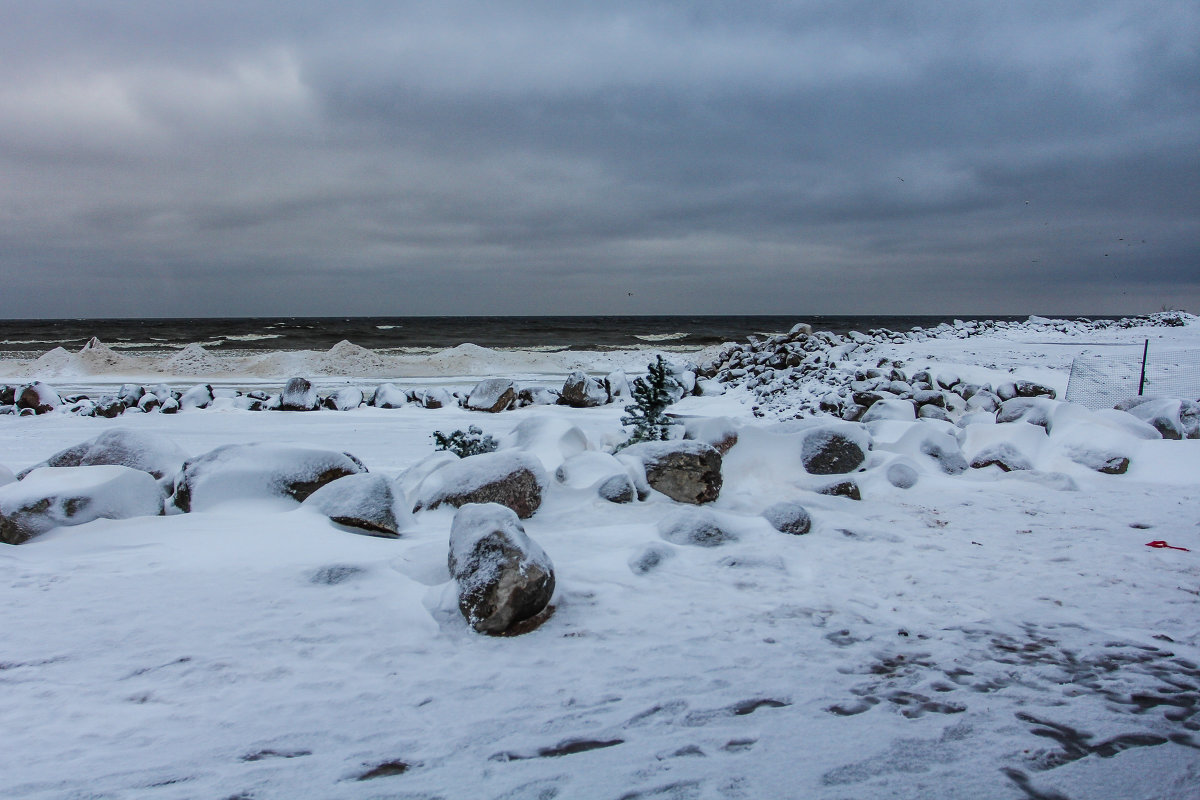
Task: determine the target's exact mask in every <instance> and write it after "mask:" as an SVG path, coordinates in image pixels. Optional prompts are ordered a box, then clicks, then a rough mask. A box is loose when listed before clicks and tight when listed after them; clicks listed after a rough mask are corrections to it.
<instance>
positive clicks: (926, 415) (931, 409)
mask: <svg viewBox="0 0 1200 800" xmlns="http://www.w3.org/2000/svg"><path fill="white" fill-rule="evenodd" d="M917 419H938V420H941V421H942V422H952V420H951V419H950V415H949V414H947V413H946V410H945V409H944V408H939V407H938V406H935V405H933V404H932V403H931V404H929V405H925V406H921V407H920V408H919V409H917Z"/></svg>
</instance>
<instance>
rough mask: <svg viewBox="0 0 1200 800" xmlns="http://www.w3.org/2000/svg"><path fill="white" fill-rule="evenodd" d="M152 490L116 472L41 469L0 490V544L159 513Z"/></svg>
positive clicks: (143, 477)
mask: <svg viewBox="0 0 1200 800" xmlns="http://www.w3.org/2000/svg"><path fill="white" fill-rule="evenodd" d="M162 508H163V495H162V491H161V490H160V489H159V486H158V484H157V483H156V482H155V480H154V478H152V477H150V475H148V474H146V473H145V472H142V471H141V470H136V469H130V468H129V467H121V466H91V467H42V468H41V469H36V470H34V471H33V472H30V473H29V474H28V475H26V476H25V478H24V479H23V480H20V481H17V482H16V483H10V484H7V485H6V486H0V541H2V542H5V543H7V544H21V543H22V542H25V541H28V540H29V539H32V538H33V537H34V536H38V535H39V534H42V533H44V532H46V531H48V530H50V529H51V528H55V527H59V526H63V525H82V524H84V523H85V522H91V521H92V520H95V519H101V518H103V519H128V518H130V517H146V516H157V515H158V514H161V513H162Z"/></svg>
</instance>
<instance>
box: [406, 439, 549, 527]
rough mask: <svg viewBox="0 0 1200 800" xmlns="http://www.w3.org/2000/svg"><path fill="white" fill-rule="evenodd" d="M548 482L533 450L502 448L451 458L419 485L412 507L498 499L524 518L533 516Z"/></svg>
mask: <svg viewBox="0 0 1200 800" xmlns="http://www.w3.org/2000/svg"><path fill="white" fill-rule="evenodd" d="M548 483H549V481H548V479H547V476H546V470H545V469H544V468H543V467H542V464H541V462H540V461H538V459H537V458H536V457H535V456H533V455H532V454H530V453H524V452H520V451H515V450H501V451H499V452H496V453H482V454H480V455H477V456H469V457H468V458H463V459H460V460H458V461H451V462H449V463H447V464H445V465H443V466H442V467H441V468H439V469H437V470H435V471H433V472H432V473H430V474H429V476H428V477H426V478H425V480H423V481H422V482H421V485H420V486H419V487H418V488H417V492H416V495H417V500H416V503H415V504H414V506H413V511H421V510H423V509H435V508H437V507H438V506H441V505H442V504H448V505H452V506H456V507H459V508H461V507H462V506H465V505H468V504H470V503H498V504H499V505H502V506H506V507H508V508H510V509H512V510H513V511H514V512H516V514H517V516H518V517H520V518H521V519H528V518H529V517H532V516H533V514H534V512H536V511H537V510H538V507H539V506H540V505H541V504H542V492H543V490H544V488H545V487H546V485H547V484H548Z"/></svg>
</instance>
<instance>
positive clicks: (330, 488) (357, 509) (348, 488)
mask: <svg viewBox="0 0 1200 800" xmlns="http://www.w3.org/2000/svg"><path fill="white" fill-rule="evenodd" d="M303 506H304V508H307V509H311V510H313V511H316V512H317V513H319V514H324V515H325V516H327V517H329V518H330V519H331V520H333V521H334V522H336V523H338V524H339V525H346V526H349V527H351V528H359V529H361V530H363V531H365V532H367V533H369V534H371V535H373V536H385V537H388V538H392V539H394V538H396V537H398V536H399V535H400V532H401V531H402V530H404V528H405V527H406V526H407V525H408V523H409V522H410V516H409V512H408V509H407V508H405V507H404V506H403V504H402V503H400V502H398V500H397V498H396V493H395V491H394V490H393V488H392V483H391V481H389V480H388V479H387V478H385V477H383V476H382V475H377V474H375V473H370V472H362V473H359V474H357V475H347V476H346V477H344V478H338V479H337V480H335V481H332V482H330V483H327V484H325V485H324V486H322V487H321V488H320V489H317V490H316V491H315V492H313V493H312V494H311V495H309V496H308V498H307V499H306V500H305V501H304V503H303Z"/></svg>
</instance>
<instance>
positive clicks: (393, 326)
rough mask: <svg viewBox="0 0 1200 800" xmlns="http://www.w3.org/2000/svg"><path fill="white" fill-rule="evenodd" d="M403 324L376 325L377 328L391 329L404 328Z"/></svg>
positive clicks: (382, 329)
mask: <svg viewBox="0 0 1200 800" xmlns="http://www.w3.org/2000/svg"><path fill="white" fill-rule="evenodd" d="M403 327H404V326H403V325H376V326H375V328H376V329H377V330H381V331H390V330H392V329H393V328H403Z"/></svg>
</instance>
